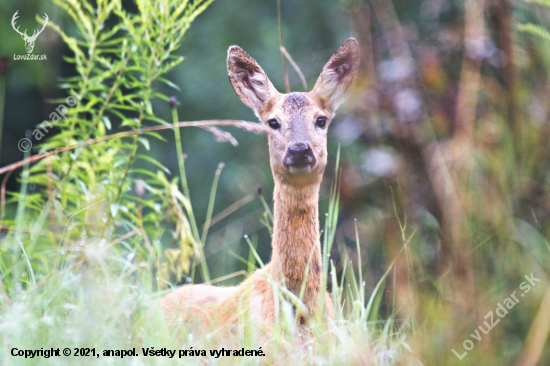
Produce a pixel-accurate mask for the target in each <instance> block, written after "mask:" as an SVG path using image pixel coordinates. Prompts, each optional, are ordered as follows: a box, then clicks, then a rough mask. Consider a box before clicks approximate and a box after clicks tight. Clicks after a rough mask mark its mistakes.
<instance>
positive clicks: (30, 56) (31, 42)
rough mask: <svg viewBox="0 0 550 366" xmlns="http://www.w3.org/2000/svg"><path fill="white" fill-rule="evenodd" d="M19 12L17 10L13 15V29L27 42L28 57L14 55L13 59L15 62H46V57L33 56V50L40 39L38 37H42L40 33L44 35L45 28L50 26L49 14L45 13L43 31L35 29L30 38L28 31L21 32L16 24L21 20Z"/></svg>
mask: <svg viewBox="0 0 550 366" xmlns="http://www.w3.org/2000/svg"><path fill="white" fill-rule="evenodd" d="M18 13H19V10H17V11H16V12H15V14H13V17H12V18H11V26H12V27H13V29H14V30H15V31H16V32H17V33H19V34H20V35H21V38H23V40H24V41H25V48H26V49H27V54H26V55H16V54H14V55H13V59H14V60H46V59H47V57H46V55H45V54H44V55H33V54H32V50H33V49H34V43H35V42H36V39H37V38H38V36H39V35H40V33H42V31H43V30H44V28H46V24H48V19H49V18H48V14H46V13H44V24H43V25H42V29H40V30H38V29H35V30H34V32H33V34H32V36H29V35H28V34H27V30H26V29H25V31H24V32H21V31H20V30H19V26H17V25H16V24H15V23H16V20H17V18H19V15H18Z"/></svg>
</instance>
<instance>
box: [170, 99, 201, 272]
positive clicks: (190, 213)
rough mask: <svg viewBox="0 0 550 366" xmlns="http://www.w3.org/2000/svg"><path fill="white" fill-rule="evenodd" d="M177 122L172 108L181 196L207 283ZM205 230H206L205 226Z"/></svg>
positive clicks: (175, 110) (176, 116) (174, 109)
mask: <svg viewBox="0 0 550 366" xmlns="http://www.w3.org/2000/svg"><path fill="white" fill-rule="evenodd" d="M178 120H179V118H178V109H177V108H172V121H173V126H174V137H175V139H176V152H177V154H178V167H179V171H180V180H181V188H182V191H183V195H184V196H185V198H187V201H188V202H189V207H191V209H190V210H187V216H188V217H189V222H190V223H191V231H192V232H193V238H194V239H195V243H196V245H197V246H198V247H199V254H200V256H201V273H202V278H203V280H204V281H205V282H207V283H209V282H210V275H209V273H208V267H207V266H206V262H205V259H204V250H203V246H204V243H202V241H201V238H200V235H199V228H198V226H197V220H196V219H195V214H194V212H193V205H192V203H191V195H190V194H189V185H188V184H187V175H186V174H185V158H184V157H183V152H182V149H181V136H180V129H179V126H178V125H177V123H178ZM205 229H206V226H205ZM203 234H204V230H203ZM193 277H194V276H193Z"/></svg>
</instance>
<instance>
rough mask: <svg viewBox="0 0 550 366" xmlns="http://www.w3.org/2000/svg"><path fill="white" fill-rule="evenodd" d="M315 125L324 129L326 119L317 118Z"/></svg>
mask: <svg viewBox="0 0 550 366" xmlns="http://www.w3.org/2000/svg"><path fill="white" fill-rule="evenodd" d="M315 125H316V126H317V127H319V128H325V127H327V117H319V118H317V121H315Z"/></svg>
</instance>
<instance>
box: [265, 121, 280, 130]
mask: <svg viewBox="0 0 550 366" xmlns="http://www.w3.org/2000/svg"><path fill="white" fill-rule="evenodd" d="M267 124H268V125H269V127H271V128H272V129H274V130H278V129H279V127H281V125H280V124H279V122H277V120H276V119H270V120H269V121H267Z"/></svg>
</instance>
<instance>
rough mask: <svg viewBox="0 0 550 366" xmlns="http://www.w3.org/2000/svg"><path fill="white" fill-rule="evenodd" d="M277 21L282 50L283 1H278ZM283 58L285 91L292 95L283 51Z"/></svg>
mask: <svg viewBox="0 0 550 366" xmlns="http://www.w3.org/2000/svg"><path fill="white" fill-rule="evenodd" d="M277 20H278V23H279V43H280V45H281V49H284V44H283V26H282V24H281V0H277ZM281 58H282V60H283V75H284V78H285V89H286V92H287V93H290V83H289V81H288V73H287V71H286V59H285V55H284V53H283V52H282V51H281Z"/></svg>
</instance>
